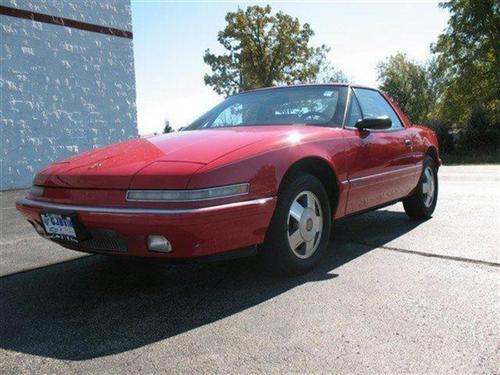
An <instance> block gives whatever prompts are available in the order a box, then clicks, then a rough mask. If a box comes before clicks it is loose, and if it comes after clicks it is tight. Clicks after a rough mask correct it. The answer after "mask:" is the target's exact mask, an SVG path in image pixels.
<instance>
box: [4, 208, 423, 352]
mask: <svg viewBox="0 0 500 375" xmlns="http://www.w3.org/2000/svg"><path fill="white" fill-rule="evenodd" d="M369 215H371V216H367V215H363V217H361V216H360V217H353V218H350V219H346V220H343V221H342V222H339V223H338V224H336V225H335V228H334V231H333V234H334V236H335V237H336V238H341V239H336V240H333V241H331V243H330V250H329V253H328V255H327V256H326V257H325V259H324V260H323V262H322V264H321V265H320V266H319V267H318V268H317V269H315V270H314V271H312V272H310V273H308V274H306V275H302V276H299V277H295V278H278V277H273V276H271V275H269V274H266V273H265V272H264V271H262V270H261V268H260V267H259V264H258V262H257V261H256V259H254V258H249V259H242V260H237V261H231V262H224V263H214V264H203V265H165V264H161V263H150V262H147V263H144V262H132V261H123V260H119V259H114V258H107V257H103V256H93V257H85V258H81V259H78V260H75V261H71V262H67V263H61V264H55V265H52V266H48V267H43V268H39V269H35V270H33V271H29V272H24V273H19V274H14V275H9V276H6V277H3V278H1V279H0V301H1V304H0V316H1V320H2V323H1V326H2V328H1V337H0V347H1V348H3V349H7V350H12V351H16V352H22V353H29V354H34V355H38V356H43V357H51V358H58V359H65V360H84V359H90V358H96V357H101V356H106V355H110V354H115V353H121V352H124V351H127V350H131V349H135V348H138V347H141V346H144V345H147V344H150V343H154V342H156V341H160V340H164V339H167V338H169V337H172V336H175V335H178V334H181V333H183V332H186V331H189V330H192V329H195V328H197V327H200V326H203V325H206V324H210V323H212V322H214V321H217V320H219V319H223V318H225V317H228V316H231V315H232V314H236V313H238V312H240V311H243V310H245V309H248V308H250V307H252V306H255V305H258V304H260V303H262V302H264V301H267V300H269V299H270V298H273V297H275V296H277V295H280V294H282V293H285V292H286V291H288V290H290V289H292V288H294V287H296V286H298V285H301V284H304V283H308V282H316V281H322V280H328V279H334V278H335V277H342V274H341V272H340V273H339V274H336V273H334V272H333V271H334V270H335V269H337V268H339V267H340V266H341V265H343V264H345V263H347V262H350V261H351V260H353V259H355V258H357V257H360V256H362V255H363V254H365V253H367V252H369V251H371V250H373V249H374V248H376V247H377V246H379V245H380V244H381V243H380V241H385V242H387V241H390V240H392V239H395V238H397V237H399V236H401V235H404V234H405V233H407V232H409V231H411V230H412V229H413V228H415V227H416V226H417V225H418V224H419V223H418V222H414V221H410V220H409V219H408V218H407V217H406V215H405V214H403V213H400V212H394V211H376V212H375V213H373V214H369ZM374 227H376V228H379V229H380V231H381V232H378V233H376V232H377V230H375V229H374ZM367 233H371V235H372V240H373V241H374V242H373V243H374V245H373V246H372V245H356V244H353V243H352V242H349V241H350V240H351V239H352V238H354V240H356V237H360V236H362V237H363V238H364V239H365V240H370V236H369V235H367ZM360 277H362V275H360Z"/></svg>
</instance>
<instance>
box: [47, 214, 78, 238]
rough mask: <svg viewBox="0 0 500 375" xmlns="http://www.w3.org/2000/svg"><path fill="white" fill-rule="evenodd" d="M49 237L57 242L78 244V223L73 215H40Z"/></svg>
mask: <svg viewBox="0 0 500 375" xmlns="http://www.w3.org/2000/svg"><path fill="white" fill-rule="evenodd" d="M40 218H41V219H42V224H43V227H44V229H45V232H46V233H47V236H48V237H49V238H52V239H56V240H63V241H70V242H75V243H78V242H79V241H78V235H77V231H76V221H75V218H74V216H73V215H65V214H56V213H50V212H44V213H41V214H40Z"/></svg>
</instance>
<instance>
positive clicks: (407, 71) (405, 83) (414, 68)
mask: <svg viewBox="0 0 500 375" xmlns="http://www.w3.org/2000/svg"><path fill="white" fill-rule="evenodd" d="M377 71H378V80H379V82H380V89H381V90H382V91H384V92H386V93H387V94H389V95H390V96H391V97H392V98H393V99H394V100H395V101H396V102H397V103H398V104H399V106H400V107H401V109H402V110H403V111H404V112H405V113H406V114H407V115H408V117H409V119H410V120H411V121H412V122H414V123H423V122H425V121H426V120H428V119H429V115H430V113H431V111H432V109H433V106H434V101H435V98H434V95H433V88H432V83H431V82H432V81H431V75H430V73H429V71H428V69H427V67H425V66H423V65H419V64H417V63H416V62H413V61H411V60H409V59H408V57H407V56H406V54H403V53H398V54H396V55H394V56H390V57H389V58H388V59H387V60H386V61H384V62H381V63H379V64H378V65H377Z"/></svg>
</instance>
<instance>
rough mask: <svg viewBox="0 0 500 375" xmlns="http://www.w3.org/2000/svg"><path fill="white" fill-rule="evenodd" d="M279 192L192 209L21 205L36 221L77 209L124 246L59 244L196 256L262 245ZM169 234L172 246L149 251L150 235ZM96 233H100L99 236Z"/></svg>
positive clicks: (29, 201) (97, 230)
mask: <svg viewBox="0 0 500 375" xmlns="http://www.w3.org/2000/svg"><path fill="white" fill-rule="evenodd" d="M275 206H276V197H268V198H261V199H254V200H248V201H240V202H234V203H227V204H221V205H217V206H209V207H202V208H193V209H155V208H135V207H134V208H127V207H101V206H83V205H69V204H54V203H50V202H47V201H38V200H33V199H28V198H23V199H20V200H18V201H17V202H16V207H17V209H18V210H19V211H20V212H21V213H22V214H23V216H24V217H25V218H26V219H27V220H28V221H29V222H31V223H32V224H38V225H41V223H40V213H41V212H42V211H51V210H52V211H67V212H76V213H77V214H78V220H79V221H80V222H81V223H82V224H83V225H84V227H85V228H86V229H88V230H89V231H90V233H91V234H92V233H95V234H99V233H101V234H102V233H108V234H109V233H113V235H114V236H115V237H116V238H115V240H116V241H118V242H116V243H118V244H120V243H121V244H122V247H121V248H120V249H118V248H115V247H114V246H111V245H106V244H107V243H108V242H106V241H104V242H103V241H101V242H99V241H97V237H96V238H95V239H94V241H92V240H89V241H88V242H86V243H85V244H79V245H76V244H70V243H61V242H58V243H59V244H61V245H62V246H65V247H67V248H71V249H75V250H81V251H86V252H92V253H103V254H116V255H128V256H137V257H162V258H194V257H204V256H210V255H214V254H219V253H223V252H226V251H230V250H234V249H239V248H245V247H249V246H254V245H257V244H260V243H262V242H263V241H264V237H265V234H266V231H267V228H268V226H269V223H270V221H271V218H272V215H273V212H274V208H275ZM150 234H154V235H161V236H165V237H166V238H168V240H169V241H170V243H171V244H172V247H173V251H172V252H170V253H158V252H151V251H148V249H147V244H146V241H147V236H148V235H150ZM96 236H97V235H96Z"/></svg>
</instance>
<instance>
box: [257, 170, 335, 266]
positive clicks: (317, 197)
mask: <svg viewBox="0 0 500 375" xmlns="http://www.w3.org/2000/svg"><path fill="white" fill-rule="evenodd" d="M283 183H284V185H283V187H282V189H281V191H280V194H279V196H278V203H277V205H276V209H275V211H274V215H273V218H272V220H271V224H270V226H269V229H268V231H267V234H266V239H265V241H264V244H263V245H261V247H260V249H259V255H260V256H261V258H262V260H263V261H264V263H265V266H266V268H267V269H268V270H270V271H271V272H273V273H278V274H287V275H296V274H301V273H304V272H307V271H309V270H310V269H312V268H313V267H314V266H316V265H317V264H318V262H319V261H320V260H321V257H322V256H323V255H324V253H325V250H326V248H327V246H328V241H329V239H330V230H331V225H332V215H331V209H330V201H329V199H328V194H327V193H326V191H325V188H324V186H323V184H322V183H321V182H320V181H319V180H318V179H317V178H316V177H314V176H312V175H310V174H305V173H301V174H296V175H294V176H289V177H288V178H286V180H285V181H284V182H283ZM297 205H299V206H301V207H299V206H297ZM291 243H293V244H295V245H297V244H298V246H295V245H294V246H293V247H294V248H292V245H291Z"/></svg>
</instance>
